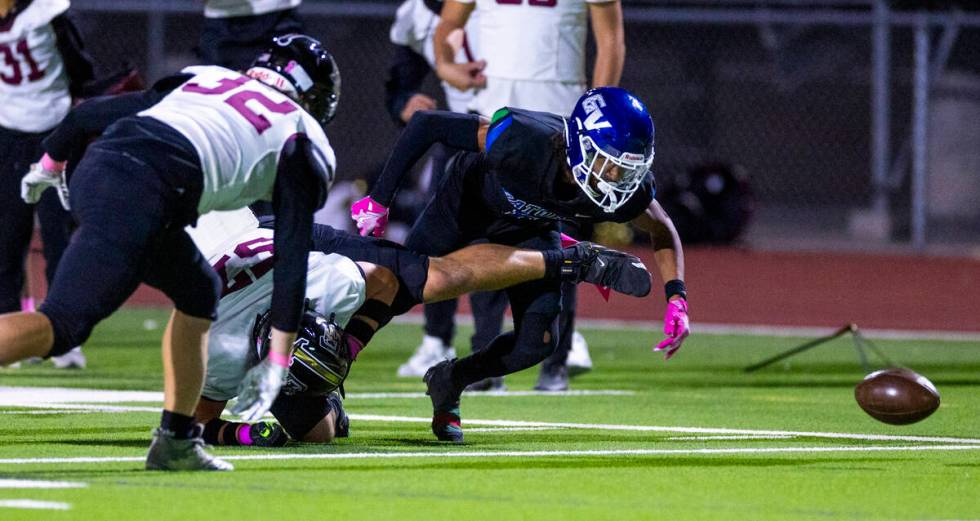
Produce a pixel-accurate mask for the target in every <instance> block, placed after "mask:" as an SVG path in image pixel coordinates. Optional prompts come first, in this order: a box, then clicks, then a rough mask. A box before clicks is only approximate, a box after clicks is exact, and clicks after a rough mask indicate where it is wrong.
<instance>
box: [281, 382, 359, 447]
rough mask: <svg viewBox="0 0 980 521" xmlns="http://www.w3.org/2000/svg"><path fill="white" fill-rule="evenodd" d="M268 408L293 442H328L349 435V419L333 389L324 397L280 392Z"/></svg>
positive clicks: (337, 394)
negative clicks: (289, 394)
mask: <svg viewBox="0 0 980 521" xmlns="http://www.w3.org/2000/svg"><path fill="white" fill-rule="evenodd" d="M270 411H271V412H272V415H273V416H275V417H276V419H277V420H279V423H280V424H281V425H282V426H283V428H284V429H285V430H286V432H287V433H289V437H290V438H292V439H294V440H296V441H302V442H307V443H330V442H332V441H333V440H334V438H346V437H348V436H349V435H350V419H349V418H348V417H347V413H346V412H345V411H344V402H343V400H341V398H340V394H339V393H337V392H336V391H334V392H332V393H330V394H328V395H326V396H308V395H302V394H296V395H291V396H287V395H285V394H280V395H279V396H278V397H277V398H276V401H275V402H273V404H272V408H271V409H270Z"/></svg>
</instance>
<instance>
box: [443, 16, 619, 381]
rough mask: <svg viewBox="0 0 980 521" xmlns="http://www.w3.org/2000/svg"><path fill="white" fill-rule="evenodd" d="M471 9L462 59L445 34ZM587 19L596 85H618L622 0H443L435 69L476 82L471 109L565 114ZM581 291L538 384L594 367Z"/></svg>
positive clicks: (469, 84)
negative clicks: (476, 51) (473, 42)
mask: <svg viewBox="0 0 980 521" xmlns="http://www.w3.org/2000/svg"><path fill="white" fill-rule="evenodd" d="M473 13H477V14H478V15H479V19H478V20H477V23H476V27H475V29H476V30H475V31H472V30H471V31H470V32H471V33H472V32H475V33H476V34H477V38H478V39H479V41H482V42H487V45H484V46H483V49H482V53H481V58H483V59H482V60H477V61H474V60H470V61H469V62H464V63H458V60H454V53H453V52H452V50H451V48H450V46H449V45H448V43H447V42H446V39H447V37H448V36H449V35H450V34H453V32H454V31H457V30H459V28H461V27H463V26H465V25H466V24H467V23H468V22H469V19H470V17H472V16H473ZM589 21H591V23H592V34H593V37H594V39H595V42H596V57H595V65H594V67H593V70H592V84H591V86H592V87H603V86H618V85H619V81H620V78H621V77H622V73H623V62H624V61H625V58H626V45H625V43H624V30H623V13H622V6H621V5H620V2H619V1H618V0H615V1H608V0H562V1H560V2H559V1H558V0H506V1H503V0H446V2H445V3H444V6H443V8H442V16H441V21H440V23H439V24H438V26H437V27H436V30H435V35H434V41H435V42H437V44H436V47H435V60H436V72H437V74H438V75H439V77H440V78H442V79H443V80H444V81H446V82H447V83H449V84H450V85H453V86H455V87H456V88H459V89H469V88H475V89H476V95H475V97H474V100H473V103H472V104H471V105H470V109H471V110H474V111H475V112H477V113H479V114H481V115H483V116H485V117H490V116H492V115H493V113H494V112H495V111H497V110H498V109H500V108H502V107H515V108H522V109H527V110H536V111H542V112H551V113H553V114H562V115H565V114H568V113H569V112H570V111H571V109H572V107H574V106H575V103H576V102H577V101H578V99H579V97H580V96H581V95H582V93H583V92H585V90H586V89H587V88H589V84H588V83H587V82H586V73H585V41H586V31H587V27H588V24H589ZM490 42H493V43H492V45H490ZM562 226H563V229H562V232H563V233H565V234H567V235H569V236H571V237H579V238H588V237H589V236H591V234H592V230H591V224H588V223H587V224H584V225H582V226H576V225H575V224H573V223H570V222H565V223H562ZM576 292H577V288H576V287H575V286H567V287H565V288H564V291H563V292H562V295H563V296H562V299H563V300H562V313H561V316H560V318H559V326H558V331H559V342H558V348H557V349H556V350H555V354H554V356H552V357H549V358H548V360H546V361H545V362H543V363H542V365H541V372H540V374H539V378H538V383H537V385H536V386H535V388H536V389H538V390H544V391H561V390H565V389H567V388H568V375H569V371H571V372H572V373H574V374H578V373H582V372H586V371H588V370H590V369H591V368H592V360H591V358H590V356H589V352H588V347H587V345H586V342H585V339H584V338H583V337H582V336H581V335H580V334H577V333H574V330H575V307H576V300H577V299H576V294H577V293H576ZM501 312H502V311H501ZM497 320H498V321H499V320H500V319H499V318H497Z"/></svg>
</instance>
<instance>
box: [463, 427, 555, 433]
mask: <svg viewBox="0 0 980 521" xmlns="http://www.w3.org/2000/svg"><path fill="white" fill-rule="evenodd" d="M560 429H561V428H560V427H475V428H472V429H470V428H468V429H466V432H467V433H470V432H523V431H556V430H560Z"/></svg>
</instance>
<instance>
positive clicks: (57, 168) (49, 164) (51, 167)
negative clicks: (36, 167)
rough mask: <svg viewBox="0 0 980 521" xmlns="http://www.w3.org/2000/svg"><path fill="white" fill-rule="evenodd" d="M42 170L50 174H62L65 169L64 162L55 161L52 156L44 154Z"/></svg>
mask: <svg viewBox="0 0 980 521" xmlns="http://www.w3.org/2000/svg"><path fill="white" fill-rule="evenodd" d="M41 168H43V169H45V170H47V171H49V172H61V171H62V170H64V169H65V162H64V161H55V160H54V159H51V156H49V155H47V154H44V155H43V156H41Z"/></svg>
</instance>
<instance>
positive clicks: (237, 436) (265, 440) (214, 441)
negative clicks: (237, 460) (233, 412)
mask: <svg viewBox="0 0 980 521" xmlns="http://www.w3.org/2000/svg"><path fill="white" fill-rule="evenodd" d="M227 403H228V402H227V401H226V400H212V399H210V398H208V397H206V396H203V395H202V396H201V399H200V400H199V401H198V403H197V409H195V411H194V419H195V420H197V421H198V423H201V424H202V425H204V433H203V434H202V435H201V437H202V438H203V439H204V443H207V444H208V445H224V446H250V445H254V446H256V447H281V446H283V445H285V444H286V442H287V441H289V436H287V435H286V431H285V430H283V428H282V427H281V426H280V425H279V424H278V423H272V422H266V421H261V422H256V423H239V422H230V421H226V420H222V419H221V413H222V412H223V411H224V410H225V405H226V404H227Z"/></svg>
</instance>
